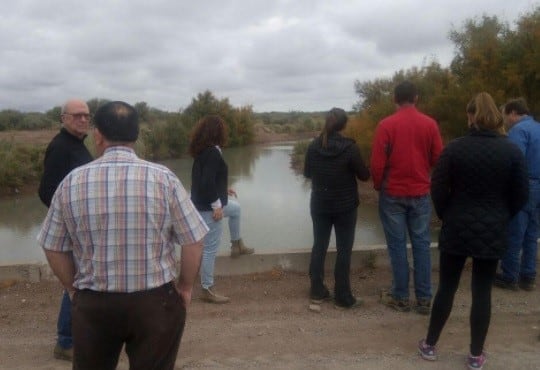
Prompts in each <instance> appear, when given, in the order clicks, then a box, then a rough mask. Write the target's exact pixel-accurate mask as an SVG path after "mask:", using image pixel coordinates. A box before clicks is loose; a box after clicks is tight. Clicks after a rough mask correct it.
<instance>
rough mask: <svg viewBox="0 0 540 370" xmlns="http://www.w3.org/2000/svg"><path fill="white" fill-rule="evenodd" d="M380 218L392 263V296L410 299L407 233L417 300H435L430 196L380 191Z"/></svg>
mask: <svg viewBox="0 0 540 370" xmlns="http://www.w3.org/2000/svg"><path fill="white" fill-rule="evenodd" d="M379 217H380V218H381V223H382V225H383V228H384V234H385V236H386V244H387V245H388V254H389V256H390V263H391V265H392V274H393V281H392V292H391V293H392V296H393V297H394V298H395V299H409V261H408V258H407V232H408V234H409V238H410V240H411V245H412V254H413V266H414V291H415V295H416V299H417V300H419V299H431V296H432V295H431V252H430V245H431V240H430V234H429V222H430V220H431V200H430V198H429V195H424V196H419V197H394V196H390V195H387V194H384V193H382V192H381V193H380V194H379Z"/></svg>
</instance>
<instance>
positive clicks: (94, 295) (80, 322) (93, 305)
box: [72, 283, 186, 370]
mask: <svg viewBox="0 0 540 370" xmlns="http://www.w3.org/2000/svg"><path fill="white" fill-rule="evenodd" d="M72 316H73V330H72V331H73V351H74V353H73V354H74V358H73V369H76V370H79V369H88V370H90V369H92V370H95V369H102V370H107V369H115V368H116V365H117V363H118V357H119V355H120V351H121V350H122V346H123V345H124V344H125V348H126V353H127V355H128V358H129V368H130V369H131V370H139V369H140V370H143V369H156V370H157V369H159V370H162V369H174V363H175V361H176V356H177V353H178V347H179V345H180V340H181V338H182V333H183V331H184V324H185V321H186V310H185V307H184V304H183V302H182V299H181V298H180V296H179V295H178V293H177V292H176V290H175V288H174V286H173V284H172V283H168V284H165V285H163V286H161V287H159V288H155V289H151V290H147V291H141V292H134V293H103V292H95V291H92V290H79V291H77V292H76V293H75V296H74V298H73V302H72Z"/></svg>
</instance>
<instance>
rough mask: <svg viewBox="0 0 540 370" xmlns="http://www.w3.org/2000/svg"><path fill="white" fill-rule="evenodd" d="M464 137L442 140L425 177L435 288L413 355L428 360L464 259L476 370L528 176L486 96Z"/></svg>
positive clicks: (478, 100)
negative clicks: (468, 265)
mask: <svg viewBox="0 0 540 370" xmlns="http://www.w3.org/2000/svg"><path fill="white" fill-rule="evenodd" d="M467 117H468V125H469V129H470V130H469V133H468V134H467V135H466V136H464V137H461V138H458V139H456V140H454V141H452V142H450V143H449V144H448V145H447V146H446V148H445V149H444V150H443V152H442V154H441V157H440V158H439V161H438V163H437V165H436V167H435V169H434V171H433V174H432V180H431V197H432V199H433V204H434V207H435V211H436V212H437V216H438V217H439V218H440V219H441V220H442V227H441V231H440V235H439V249H440V269H439V287H438V290H437V294H436V296H435V299H434V302H433V309H432V312H431V318H430V322H429V328H428V332H427V336H426V339H424V340H422V341H420V343H419V348H418V349H419V352H420V355H421V356H422V357H423V358H424V359H426V360H435V359H436V357H437V355H436V352H435V345H436V344H437V341H438V340H439V336H440V334H441V331H442V329H443V327H444V325H445V323H446V320H447V319H448V317H449V315H450V312H451V310H452V304H453V300H454V294H455V292H456V290H457V288H458V285H459V280H460V277H461V272H462V271H463V266H464V264H465V260H466V259H467V258H468V257H471V258H472V283H471V291H472V306H471V313H470V330H471V341H470V354H469V356H468V358H467V365H468V367H469V368H470V369H481V368H482V366H483V364H484V363H485V361H486V356H485V353H484V342H485V339H486V336H487V332H488V328H489V322H490V318H491V287H492V283H493V279H494V278H495V272H496V269H497V263H498V260H499V259H500V258H501V257H502V256H503V253H504V252H505V249H506V239H507V229H508V223H509V220H510V219H511V218H512V216H514V215H515V214H516V213H517V212H518V211H519V210H520V209H521V207H522V206H523V205H524V204H525V202H526V201H527V196H528V178H527V171H526V165H525V159H524V157H523V155H522V153H521V152H520V150H519V148H518V147H517V146H516V145H514V144H513V143H511V142H510V141H509V140H508V138H507V137H506V136H505V135H504V129H503V118H502V115H501V113H500V111H499V110H498V109H497V106H496V104H495V102H494V101H493V98H492V97H491V96H490V95H489V94H488V93H486V92H482V93H479V94H478V95H476V96H475V97H474V99H473V100H471V102H470V103H469V104H468V105H467Z"/></svg>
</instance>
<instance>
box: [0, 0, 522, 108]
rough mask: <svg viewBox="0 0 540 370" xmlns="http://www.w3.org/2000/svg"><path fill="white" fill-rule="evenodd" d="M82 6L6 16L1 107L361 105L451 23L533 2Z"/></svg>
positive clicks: (439, 39)
mask: <svg viewBox="0 0 540 370" xmlns="http://www.w3.org/2000/svg"><path fill="white" fill-rule="evenodd" d="M507 4H508V3H507V2H506V1H502V0H489V1H488V0H478V1H475V2H471V1H464V0H454V1H443V0H437V1H431V2H420V1H418V0H404V1H400V2H396V1H388V0H379V1H377V2H365V1H346V0H342V1H334V2H327V1H323V0H313V1H311V0H297V1H292V0H290V1H287V0H281V1H271V2H268V1H260V0H252V1H250V0H233V1H226V2H225V1H216V0H211V1H202V2H184V1H174V0H155V1H151V2H150V1H144V0H132V1H127V0H124V1H107V0H96V1H92V2H84V3H83V2H72V1H67V0H53V1H47V2H45V1H39V0H22V1H21V0H20V1H16V2H9V3H6V4H3V10H2V13H1V15H0V44H1V45H2V48H1V49H0V56H1V59H2V65H0V86H2V99H0V109H6V108H14V109H19V110H25V111H26V110H38V111H44V110H47V109H50V108H52V107H53V106H55V105H60V104H61V103H62V102H63V101H64V100H65V99H67V98H69V97H75V96H76V97H81V98H84V99H91V98H94V97H99V98H108V99H123V100H126V101H128V102H131V103H135V102H138V101H146V102H147V103H148V104H149V105H150V106H153V107H157V108H160V109H165V110H170V111H175V110H178V109H180V108H182V107H185V106H187V105H188V104H189V103H190V102H191V99H192V98H193V97H195V96H196V95H197V94H198V93H200V92H202V91H204V90H206V89H209V90H211V91H212V92H213V93H214V94H215V95H216V96H217V97H218V98H224V97H227V98H229V100H230V102H231V103H232V104H233V105H246V104H251V105H252V106H253V108H254V110H256V111H268V110H278V111H288V110H306V111H310V110H326V109H328V108H329V107H331V106H341V107H343V108H345V109H349V108H351V106H352V105H353V104H354V103H355V101H356V99H357V97H356V96H355V94H354V88H353V85H354V81H355V80H357V79H359V80H371V79H375V78H379V77H391V75H392V74H393V73H394V72H395V71H397V70H400V69H407V68H411V67H412V66H421V65H422V64H423V63H426V62H429V61H430V60H432V59H437V60H439V61H440V62H441V63H442V64H443V65H447V64H448V63H449V62H450V60H451V57H452V51H453V45H452V44H451V42H450V40H449V39H448V32H449V31H450V29H451V28H452V27H458V28H459V26H460V25H462V23H463V21H464V20H465V19H468V18H471V17H475V16H476V17H478V16H481V15H482V14H487V15H497V16H499V17H501V18H502V19H506V20H508V21H509V22H513V21H514V20H515V19H516V18H517V17H518V16H519V15H520V14H522V13H524V12H527V11H530V10H531V9H532V7H533V4H532V3H531V2H530V0H516V1H514V2H513V4H512V6H511V9H509V8H510V7H509V6H508V5H507Z"/></svg>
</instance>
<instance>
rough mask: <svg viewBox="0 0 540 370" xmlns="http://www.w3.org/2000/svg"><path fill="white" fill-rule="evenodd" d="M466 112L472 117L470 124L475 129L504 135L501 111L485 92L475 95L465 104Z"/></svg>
mask: <svg viewBox="0 0 540 370" xmlns="http://www.w3.org/2000/svg"><path fill="white" fill-rule="evenodd" d="M466 111H467V113H469V114H471V115H473V119H472V124H473V126H475V127H476V128H479V129H483V130H492V131H496V132H498V133H500V134H504V122H503V117H502V114H501V111H500V110H499V109H498V108H497V104H495V101H494V100H493V98H492V97H491V95H489V94H488V93H487V92H481V93H479V94H477V95H476V96H475V97H474V98H473V99H472V100H471V101H470V102H469V104H467V108H466Z"/></svg>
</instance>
